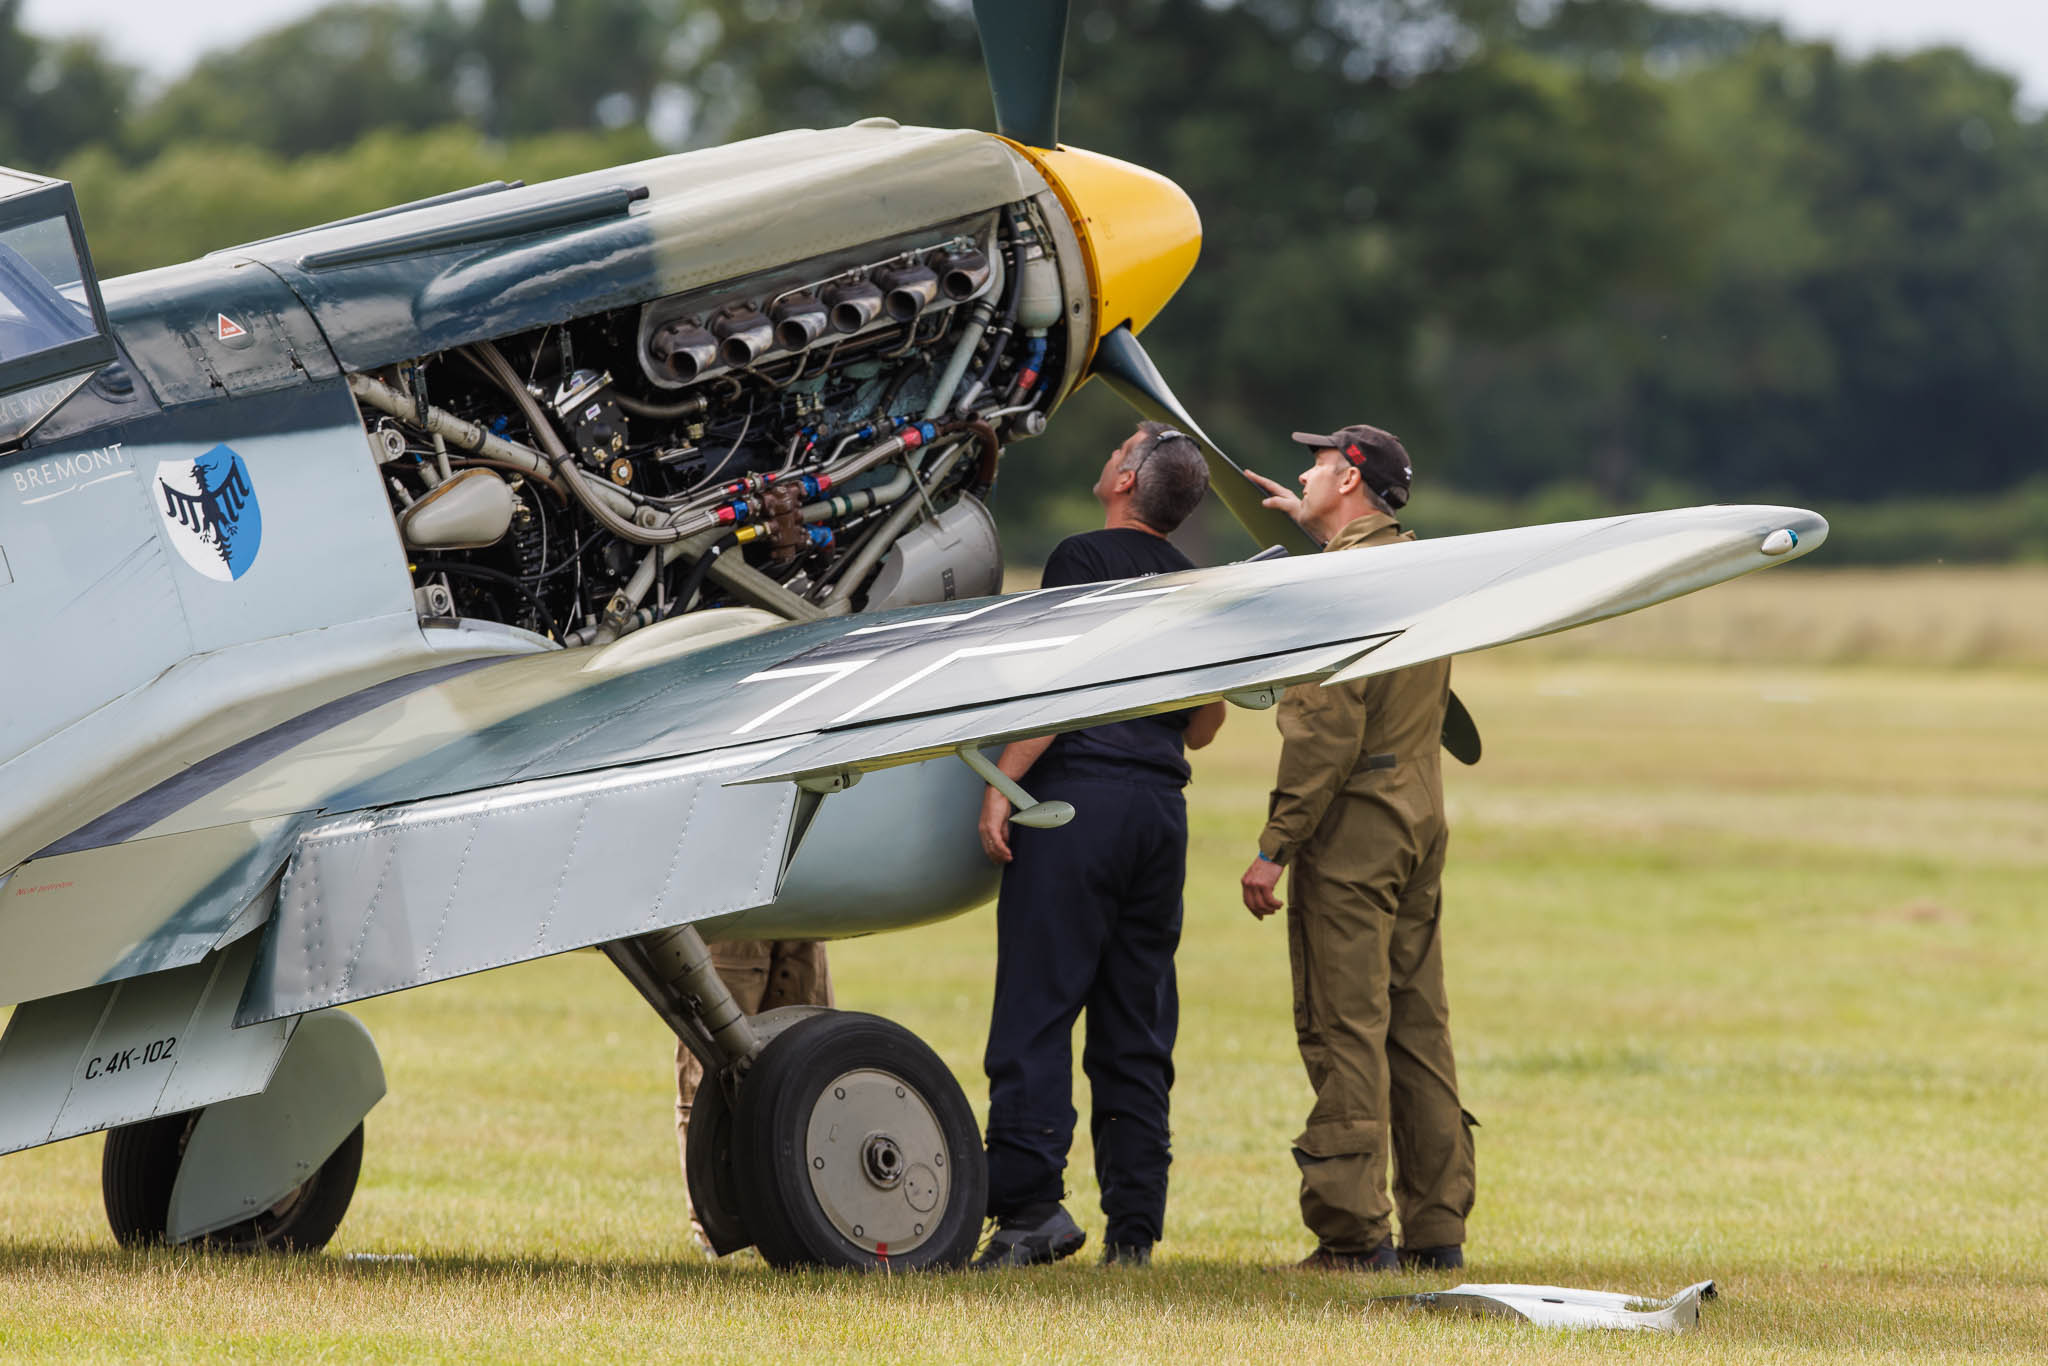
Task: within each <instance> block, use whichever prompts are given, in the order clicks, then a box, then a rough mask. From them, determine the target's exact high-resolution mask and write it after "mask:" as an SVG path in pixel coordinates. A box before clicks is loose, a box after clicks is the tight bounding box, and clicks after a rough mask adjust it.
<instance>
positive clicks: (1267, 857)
mask: <svg viewBox="0 0 2048 1366" xmlns="http://www.w3.org/2000/svg"><path fill="white" fill-rule="evenodd" d="M1259 859H1260V861H1261V862H1264V863H1278V862H1279V861H1280V860H1279V859H1276V858H1274V857H1273V856H1272V855H1271V854H1269V853H1267V852H1266V851H1265V850H1263V849H1261V850H1259Z"/></svg>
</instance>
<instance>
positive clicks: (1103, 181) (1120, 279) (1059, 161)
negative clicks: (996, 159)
mask: <svg viewBox="0 0 2048 1366" xmlns="http://www.w3.org/2000/svg"><path fill="white" fill-rule="evenodd" d="M1010 145H1011V146H1013V147H1016V148H1017V150H1018V151H1020V152H1022V153H1023V154H1024V155H1025V156H1027V157H1029V158H1030V159H1031V161H1032V162H1033V163H1034V164H1035V165H1036V166H1037V167H1038V169H1039V171H1040V172H1042V173H1043V174H1044V176H1045V178H1046V180H1047V181H1049V182H1050V183H1051V185H1052V187H1053V191H1054V193H1056V194H1057V195H1058V196H1059V199H1060V203H1061V204H1063V205H1065V206H1066V210H1067V217H1068V218H1070V219H1072V220H1073V224H1074V231H1075V232H1076V233H1077V234H1078V235H1079V236H1080V238H1081V243H1082V245H1083V246H1084V247H1086V248H1087V252H1088V280H1089V286H1090V293H1092V294H1093V295H1094V296H1095V335H1096V336H1097V337H1101V336H1103V335H1105V334H1106V333H1108V332H1109V331H1110V330H1112V329H1113V328H1115V327H1116V326H1117V325H1118V324H1120V323H1125V322H1128V323H1129V324H1130V325H1131V330H1132V331H1133V332H1142V331H1144V330H1145V324H1147V323H1149V322H1151V321H1152V319H1154V318H1155V317H1157V316H1159V310H1160V309H1162V308H1164V307H1166V301H1167V300H1168V299H1171V298H1172V297H1173V295H1174V291H1175V290H1178V289H1179V288H1180V286H1181V282H1182V281H1183V280H1185V279H1187V278H1188V272H1189V271H1192V270H1193V269H1194V268H1195V258H1196V257H1197V256H1199V255H1201V253H1202V219H1201V216H1200V215H1199V214H1197V213H1196V212H1195V205H1194V201H1193V200H1191V199H1189V198H1188V197H1187V193H1186V192H1185V191H1183V190H1182V189H1181V187H1180V186H1178V185H1176V184H1174V183H1173V182H1172V181H1170V180H1168V179H1167V178H1166V177H1165V176H1163V175H1160V174H1159V173H1158V172H1157V171H1148V170H1146V169H1145V168H1144V167H1143V166H1133V165H1132V164H1131V163H1130V162H1128V161H1118V160H1117V159H1116V158H1115V157H1106V156H1103V155H1101V154H1100V153H1098V152H1084V151H1082V150H1080V149H1079V148H1077V147H1059V148H1055V149H1053V150H1051V151H1047V150H1045V149H1044V148H1040V147H1023V146H1019V145H1018V144H1016V143H1011V144H1010Z"/></svg>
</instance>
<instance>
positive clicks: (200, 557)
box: [156, 444, 263, 583]
mask: <svg viewBox="0 0 2048 1366" xmlns="http://www.w3.org/2000/svg"><path fill="white" fill-rule="evenodd" d="M156 510H157V514H158V515H159V516H161V517H162V518H163V522H164V530H165V534H166V535H168V536H169V537H170V540H171V544H172V545H174V546H176V547H177V548H178V554H179V556H180V557H181V558H183V560H184V561H185V563H186V564H189V565H191V566H192V567H193V568H194V569H196V570H198V571H199V572H200V573H202V574H204V575H205V576H206V577H207V578H209V579H217V580H219V581H220V582H222V583H227V582H229V581H231V580H234V579H239V578H241V577H242V575H244V574H246V573H248V572H249V569H250V567H251V566H252V565H254V564H255V563H256V552H257V551H258V550H260V549H261V548H262V546H263V509H262V506H261V505H260V504H259V503H258V502H257V501H256V484H255V481H254V480H252V479H251V478H250V477H249V467H248V466H247V465H245V464H244V463H242V457H241V456H239V455H237V454H236V453H235V451H234V448H233V447H231V446H228V445H226V444H222V445H219V446H215V447H214V448H213V449H212V450H210V451H208V452H207V453H206V454H204V455H202V456H200V457H199V458H198V459H197V460H192V461H179V460H165V461H161V462H159V463H158V465H157V467H156Z"/></svg>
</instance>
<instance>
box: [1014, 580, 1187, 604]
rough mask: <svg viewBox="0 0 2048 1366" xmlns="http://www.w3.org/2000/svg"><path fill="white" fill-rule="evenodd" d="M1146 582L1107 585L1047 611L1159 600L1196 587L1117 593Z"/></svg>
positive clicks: (1180, 585) (1126, 581) (1173, 586)
mask: <svg viewBox="0 0 2048 1366" xmlns="http://www.w3.org/2000/svg"><path fill="white" fill-rule="evenodd" d="M1144 581H1145V580H1144V579H1142V578H1139V579H1121V580H1119V581H1117V582H1116V583H1111V584H1105V585H1103V586H1102V587H1101V588H1098V589H1096V590H1095V591H1094V592H1093V593H1084V594H1083V595H1081V596H1080V597H1078V598H1072V599H1070V600H1068V601H1066V602H1056V603H1054V604H1053V605H1052V606H1051V607H1048V608H1047V609H1046V610H1047V611H1048V612H1064V611H1066V610H1067V609H1068V608H1069V607H1084V606H1087V605H1088V604H1090V603H1097V602H1125V601H1127V600H1129V599H1131V598H1157V597H1163V596H1165V595H1166V594H1168V593H1178V592H1180V591H1181V590H1182V589H1183V588H1192V587H1194V585H1193V584H1189V583H1176V584H1172V585H1170V586H1168V587H1165V588H1134V589H1132V590H1131V591H1130V592H1128V593H1119V592H1117V591H1116V590H1117V589H1119V588H1122V587H1123V586H1124V585H1125V584H1130V583H1143V582H1144Z"/></svg>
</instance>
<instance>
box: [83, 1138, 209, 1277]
mask: <svg viewBox="0 0 2048 1366" xmlns="http://www.w3.org/2000/svg"><path fill="white" fill-rule="evenodd" d="M194 1118H196V1112H195V1113H194V1114H184V1115H164V1116H162V1117H160V1118H158V1119H145V1120H143V1121H142V1123H140V1124H130V1125H127V1126H126V1127H124V1128H120V1129H109V1130H108V1131H107V1142H106V1146H105V1147H104V1148H102V1149H101V1150H100V1201H101V1203H103V1204H104V1205H105V1206H106V1207H107V1223H108V1224H109V1225H111V1226H112V1228H113V1230H114V1241H115V1242H117V1243H119V1244H120V1245H121V1246H122V1247H148V1246H150V1245H152V1244H155V1243H161V1242H162V1241H163V1240H164V1231H165V1229H166V1228H167V1227H168V1226H169V1224H170V1215H171V1187H172V1186H174V1185H176V1184H177V1181H178V1161H179V1159H180V1158H182V1157H183V1156H184V1154H185V1137H186V1135H188V1134H190V1133H191V1132H192V1121H193V1119H194Z"/></svg>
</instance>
